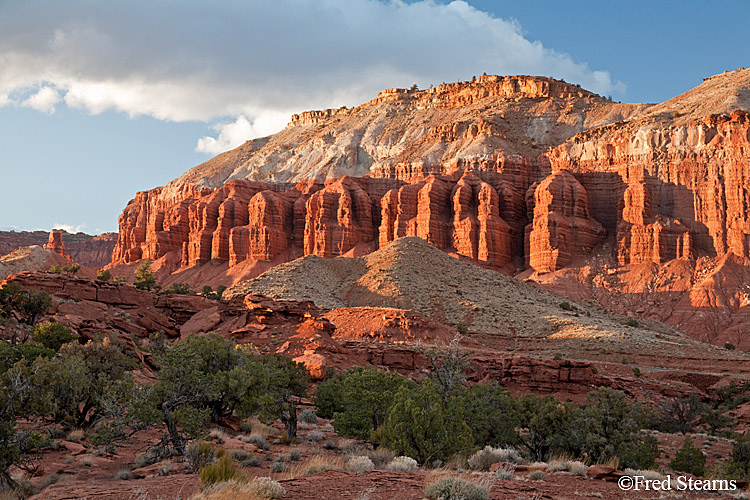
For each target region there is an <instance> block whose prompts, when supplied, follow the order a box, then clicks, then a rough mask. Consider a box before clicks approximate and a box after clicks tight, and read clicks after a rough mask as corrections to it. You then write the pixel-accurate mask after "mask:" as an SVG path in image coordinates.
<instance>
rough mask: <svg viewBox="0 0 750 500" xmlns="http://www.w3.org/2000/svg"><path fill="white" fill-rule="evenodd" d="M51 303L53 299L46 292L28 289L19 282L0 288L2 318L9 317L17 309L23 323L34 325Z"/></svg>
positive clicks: (0, 313)
mask: <svg viewBox="0 0 750 500" xmlns="http://www.w3.org/2000/svg"><path fill="white" fill-rule="evenodd" d="M51 305H52V299H51V298H50V296H49V294H47V293H46V292H41V291H36V290H26V289H25V288H23V287H21V286H20V285H18V284H17V283H10V284H7V285H4V286H3V287H2V288H0V318H1V317H5V318H8V317H10V316H11V314H12V312H13V311H15V312H16V314H17V315H18V316H20V320H21V321H22V322H23V323H26V324H29V325H32V326H33V325H34V324H35V323H36V320H37V319H38V318H39V316H42V315H44V314H46V312H47V310H48V309H49V308H50V306H51Z"/></svg>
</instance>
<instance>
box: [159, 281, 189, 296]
mask: <svg viewBox="0 0 750 500" xmlns="http://www.w3.org/2000/svg"><path fill="white" fill-rule="evenodd" d="M161 293H163V294H165V295H193V294H194V293H195V290H193V289H192V288H190V285H188V284H187V283H174V284H172V285H169V286H167V287H166V288H164V290H162V291H161Z"/></svg>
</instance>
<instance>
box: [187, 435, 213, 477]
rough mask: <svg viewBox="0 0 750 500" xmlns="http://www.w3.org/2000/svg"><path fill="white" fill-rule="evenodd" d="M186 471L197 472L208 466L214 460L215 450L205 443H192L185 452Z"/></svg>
mask: <svg viewBox="0 0 750 500" xmlns="http://www.w3.org/2000/svg"><path fill="white" fill-rule="evenodd" d="M185 459H186V460H187V465H188V470H189V471H190V472H193V473H195V472H198V471H199V470H201V469H202V468H203V467H206V466H207V465H210V464H212V463H213V462H214V460H216V449H215V448H214V447H213V445H211V443H207V442H205V441H193V442H192V443H190V444H189V445H188V446H187V448H186V450H185Z"/></svg>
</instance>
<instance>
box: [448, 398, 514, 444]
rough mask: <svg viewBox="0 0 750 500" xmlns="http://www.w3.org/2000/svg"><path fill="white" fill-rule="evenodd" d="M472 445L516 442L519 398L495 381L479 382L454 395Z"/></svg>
mask: <svg viewBox="0 0 750 500" xmlns="http://www.w3.org/2000/svg"><path fill="white" fill-rule="evenodd" d="M456 399H457V403H458V405H459V406H460V407H461V408H462V409H463V417H464V422H466V424H467V425H468V426H469V428H470V429H471V434H472V436H473V438H474V445H475V446H487V445H489V446H508V445H514V444H516V443H518V440H519V439H520V438H519V435H518V431H517V430H516V429H517V428H518V427H519V424H520V408H519V405H518V401H517V400H516V399H515V398H513V397H512V396H511V395H510V393H509V392H508V391H506V390H505V389H503V388H502V387H501V386H499V385H496V384H494V383H488V384H478V385H475V386H473V387H471V388H470V389H463V390H462V391H459V393H458V395H457V396H456Z"/></svg>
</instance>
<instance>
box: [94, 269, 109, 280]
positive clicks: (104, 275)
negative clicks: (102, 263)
mask: <svg viewBox="0 0 750 500" xmlns="http://www.w3.org/2000/svg"><path fill="white" fill-rule="evenodd" d="M96 279H98V280H99V281H109V280H111V279H112V273H110V272H109V269H98V270H97V271H96Z"/></svg>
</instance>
